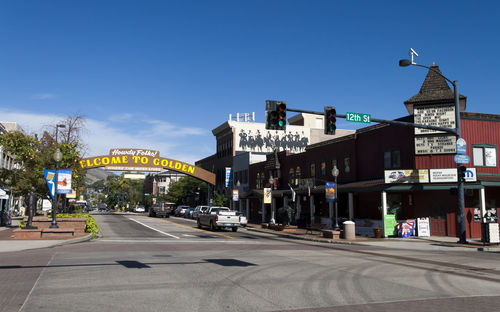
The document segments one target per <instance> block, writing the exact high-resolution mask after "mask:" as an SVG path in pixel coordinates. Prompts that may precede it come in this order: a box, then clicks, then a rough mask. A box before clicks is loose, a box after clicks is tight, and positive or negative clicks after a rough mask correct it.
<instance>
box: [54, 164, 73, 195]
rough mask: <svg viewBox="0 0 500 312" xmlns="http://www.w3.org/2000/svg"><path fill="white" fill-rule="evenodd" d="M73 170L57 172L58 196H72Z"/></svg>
mask: <svg viewBox="0 0 500 312" xmlns="http://www.w3.org/2000/svg"><path fill="white" fill-rule="evenodd" d="M71 176H72V171H71V169H59V170H58V171H57V194H71Z"/></svg>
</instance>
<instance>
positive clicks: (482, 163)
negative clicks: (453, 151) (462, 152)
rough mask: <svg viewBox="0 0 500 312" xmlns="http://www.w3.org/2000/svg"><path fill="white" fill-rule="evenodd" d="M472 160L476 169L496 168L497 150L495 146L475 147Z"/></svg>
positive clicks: (473, 147)
mask: <svg viewBox="0 0 500 312" xmlns="http://www.w3.org/2000/svg"><path fill="white" fill-rule="evenodd" d="M472 158H473V162H474V166H475V167H496V166H497V148H496V146H494V145H487V144H484V145H473V146H472Z"/></svg>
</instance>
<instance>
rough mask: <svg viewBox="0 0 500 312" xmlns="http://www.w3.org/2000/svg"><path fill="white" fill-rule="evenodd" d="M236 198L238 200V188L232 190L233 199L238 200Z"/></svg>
mask: <svg viewBox="0 0 500 312" xmlns="http://www.w3.org/2000/svg"><path fill="white" fill-rule="evenodd" d="M238 200H240V198H239V192H238V189H236V190H233V201H238Z"/></svg>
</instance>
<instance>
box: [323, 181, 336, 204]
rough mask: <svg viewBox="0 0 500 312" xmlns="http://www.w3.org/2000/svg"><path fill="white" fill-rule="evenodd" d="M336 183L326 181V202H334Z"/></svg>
mask: <svg viewBox="0 0 500 312" xmlns="http://www.w3.org/2000/svg"><path fill="white" fill-rule="evenodd" d="M336 194H337V185H335V183H334V182H326V184H325V197H326V202H327V203H334V202H335V200H336V199H337V196H336Z"/></svg>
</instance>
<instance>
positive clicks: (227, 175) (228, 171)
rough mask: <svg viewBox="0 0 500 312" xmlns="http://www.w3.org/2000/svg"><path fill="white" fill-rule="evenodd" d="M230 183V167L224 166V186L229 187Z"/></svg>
mask: <svg viewBox="0 0 500 312" xmlns="http://www.w3.org/2000/svg"><path fill="white" fill-rule="evenodd" d="M230 183H231V168H230V167H226V187H229V185H230Z"/></svg>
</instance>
